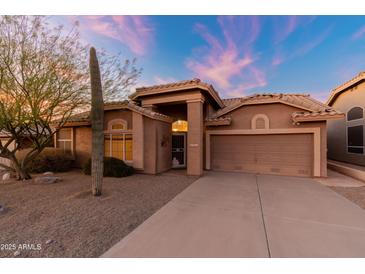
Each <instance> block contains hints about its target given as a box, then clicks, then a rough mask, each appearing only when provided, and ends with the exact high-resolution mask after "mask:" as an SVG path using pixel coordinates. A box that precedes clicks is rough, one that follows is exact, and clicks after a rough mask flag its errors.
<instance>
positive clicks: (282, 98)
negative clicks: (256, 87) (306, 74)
mask: <svg viewBox="0 0 365 274" xmlns="http://www.w3.org/2000/svg"><path fill="white" fill-rule="evenodd" d="M223 101H224V102H225V103H226V107H225V108H223V109H221V110H218V111H217V112H216V113H214V114H213V115H212V116H211V118H219V117H222V116H224V115H227V114H228V113H230V112H232V111H234V110H236V109H238V108H241V107H245V106H249V105H263V104H273V103H279V104H284V105H289V106H292V107H295V108H297V109H298V111H296V112H293V115H292V118H293V120H294V121H295V122H298V121H299V120H300V119H301V120H302V121H304V120H305V121H309V120H310V119H315V120H326V119H335V118H339V117H342V116H343V114H342V113H341V112H338V111H336V110H335V109H333V108H331V107H329V106H327V105H325V104H323V103H321V102H319V101H317V100H315V99H313V98H312V97H310V96H309V95H308V94H296V93H295V94H293V93H291V94H288V93H265V94H255V95H252V96H247V97H242V98H233V99H226V100H223ZM302 117H305V118H304V119H302Z"/></svg>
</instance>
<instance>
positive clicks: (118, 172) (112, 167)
mask: <svg viewBox="0 0 365 274" xmlns="http://www.w3.org/2000/svg"><path fill="white" fill-rule="evenodd" d="M83 171H84V173H85V174H87V175H90V174H91V159H89V160H88V161H87V162H86V163H85V165H84V166H83ZM133 173H134V169H133V167H131V166H129V165H127V164H126V163H124V162H123V161H122V160H119V159H117V158H113V157H104V177H126V176H130V175H132V174H133Z"/></svg>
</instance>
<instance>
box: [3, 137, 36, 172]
mask: <svg viewBox="0 0 365 274" xmlns="http://www.w3.org/2000/svg"><path fill="white" fill-rule="evenodd" d="M9 140H10V136H9V134H8V133H7V132H5V131H0V142H1V144H2V145H3V146H5V145H6V144H7V143H8V142H9ZM31 145H32V142H31V141H30V140H29V138H27V137H25V138H22V140H21V142H20V143H19V144H18V148H19V150H22V149H26V148H29V147H31ZM15 147H16V142H15V141H11V142H10V143H9V145H8V149H9V150H13V149H15ZM0 164H3V165H6V166H10V165H11V161H10V160H9V159H7V158H4V157H0ZM3 169H4V168H3V167H1V166H0V170H3Z"/></svg>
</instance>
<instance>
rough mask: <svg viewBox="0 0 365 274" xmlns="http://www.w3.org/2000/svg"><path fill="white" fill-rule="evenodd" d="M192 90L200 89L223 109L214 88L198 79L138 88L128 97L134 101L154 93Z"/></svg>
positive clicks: (222, 104)
mask: <svg viewBox="0 0 365 274" xmlns="http://www.w3.org/2000/svg"><path fill="white" fill-rule="evenodd" d="M192 88H200V89H203V90H205V91H207V92H208V93H209V94H210V96H211V97H212V98H213V99H214V100H215V102H216V103H217V104H218V105H219V106H220V107H224V103H223V101H222V99H221V98H220V97H219V94H218V92H217V91H216V90H215V89H214V87H213V86H212V85H210V84H208V83H204V82H202V81H201V80H200V79H198V78H194V79H190V80H183V81H179V82H173V83H167V84H163V85H154V86H147V87H139V88H137V89H136V92H135V93H133V94H132V95H131V96H130V99H132V100H135V99H137V98H138V97H140V96H144V95H151V94H156V93H164V92H171V91H178V90H184V89H192Z"/></svg>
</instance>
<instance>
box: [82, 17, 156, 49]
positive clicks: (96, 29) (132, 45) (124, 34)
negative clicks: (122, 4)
mask: <svg viewBox="0 0 365 274" xmlns="http://www.w3.org/2000/svg"><path fill="white" fill-rule="evenodd" d="M78 20H79V21H80V27H81V28H82V29H83V30H86V31H91V32H93V33H94V34H97V35H101V36H105V37H109V38H111V39H114V40H117V41H119V42H121V43H123V44H125V45H126V46H127V47H128V48H129V49H130V50H131V51H132V52H133V53H134V54H137V55H144V54H146V53H147V50H148V48H149V47H150V45H151V43H153V40H154V32H155V31H154V28H153V27H152V26H151V23H150V22H149V21H148V19H147V18H146V17H144V16H79V17H78Z"/></svg>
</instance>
